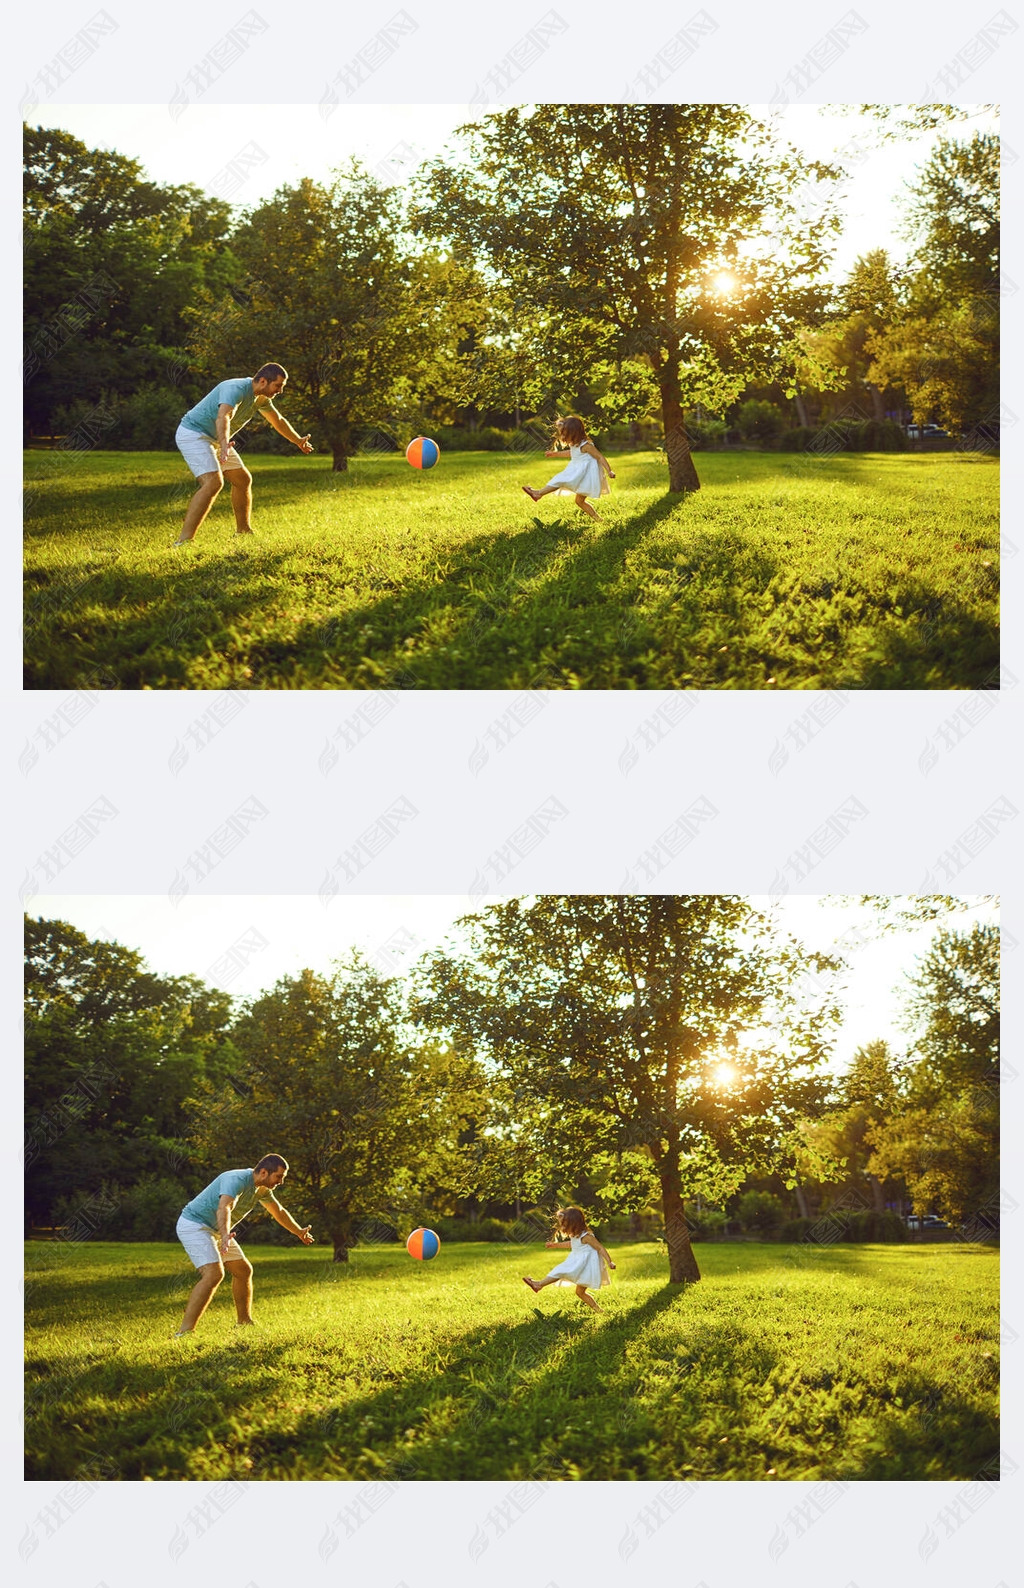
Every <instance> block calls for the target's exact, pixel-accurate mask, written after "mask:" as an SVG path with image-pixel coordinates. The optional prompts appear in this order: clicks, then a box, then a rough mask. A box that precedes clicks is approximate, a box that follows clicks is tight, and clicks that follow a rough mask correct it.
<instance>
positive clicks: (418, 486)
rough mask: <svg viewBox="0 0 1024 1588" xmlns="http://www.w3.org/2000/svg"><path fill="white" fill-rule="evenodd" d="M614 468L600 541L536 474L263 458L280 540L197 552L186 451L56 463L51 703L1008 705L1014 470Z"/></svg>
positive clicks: (36, 549) (754, 460) (39, 482)
mask: <svg viewBox="0 0 1024 1588" xmlns="http://www.w3.org/2000/svg"><path fill="white" fill-rule="evenodd" d="M612 461H613V464H614V467H615V468H616V471H617V474H618V479H617V481H616V484H615V487H614V489H613V495H612V496H611V498H610V500H608V501H607V502H606V503H602V505H601V509H600V510H601V512H602V513H603V514H604V522H603V523H601V524H593V523H591V522H589V521H588V520H587V519H585V518H584V517H583V516H582V515H581V514H579V513H578V512H577V510H576V508H575V507H574V505H573V504H572V502H571V500H569V499H568V498H559V497H548V498H546V499H545V500H544V501H543V502H541V503H539V504H538V505H537V506H536V507H534V506H533V504H531V503H530V502H529V501H528V500H527V498H526V497H525V496H524V495H523V493H522V491H521V490H520V485H521V484H522V483H523V482H527V483H533V484H538V485H539V484H542V483H543V482H544V480H545V479H546V478H547V477H548V475H549V474H550V471H551V469H552V468H553V467H554V465H552V464H548V463H545V462H544V461H543V459H538V458H536V457H534V458H528V459H525V460H517V459H515V458H512V457H509V456H508V455H506V454H503V453H499V454H496V453H453V454H451V455H449V456H446V457H444V458H442V460H441V463H440V465H439V466H438V467H437V468H436V469H434V470H433V471H432V472H430V473H427V474H419V473H417V472H416V471H415V470H413V469H410V468H409V467H408V465H407V464H406V463H405V461H404V459H403V458H402V457H401V456H398V455H394V456H385V457H358V458H356V459H355V460H353V463H352V465H351V467H350V469H349V470H348V472H347V473H345V474H334V473H332V472H331V469H330V462H329V459H327V458H325V457H321V456H317V457H312V458H308V459H305V458H301V457H298V456H296V457H294V458H292V457H276V456H272V455H262V456H257V457H254V458H253V459H252V470H253V476H254V481H255V514H254V523H255V526H256V529H257V532H258V538H254V539H253V540H244V539H243V540H235V539H234V538H233V529H234V521H233V518H232V515H231V510H230V506H229V504H228V500H227V498H228V493H227V491H225V492H224V493H223V494H222V496H221V499H220V500H219V501H218V503H217V504H216V506H215V507H214V510H213V513H212V514H211V517H210V518H209V519H208V521H207V523H206V524H205V525H204V526H203V528H202V530H201V531H200V533H199V536H198V538H197V540H196V541H195V543H194V544H193V545H192V546H190V547H185V548H182V549H178V550H172V549H171V542H172V541H173V539H174V538H175V536H176V535H177V533H178V529H179V526H180V523H181V518H182V515H183V512H184V506H185V501H186V499H187V495H188V493H189V476H188V474H187V471H186V470H185V468H184V465H183V464H182V462H181V460H180V458H179V457H178V455H177V453H129V452H121V453H117V452H107V453H103V452H94V453H91V454H89V455H87V456H83V457H79V458H62V457H61V455H59V454H56V453H47V452H31V453H29V454H27V457H26V473H27V481H28V483H27V508H26V564H27V566H26V572H27V581H28V589H27V597H26V645H25V649H26V679H25V682H26V687H29V688H49V689H56V688H118V687H119V688H125V689H377V688H395V689H405V688H426V689H525V688H529V687H534V688H552V689H563V688H565V689H577V688H582V689H680V688H684V689H763V688H772V689H968V688H986V687H993V686H994V684H995V670H996V668H997V665H998V644H997V619H998V604H997V564H998V542H999V528H998V477H999V471H998V465H997V464H996V463H995V461H994V460H992V459H988V458H981V457H961V456H958V455H955V454H938V455H934V454H932V455H928V454H922V455H900V454H887V455H872V454H865V453H860V454H844V455H842V456H839V457H834V458H830V459H816V460H813V461H811V460H808V458H807V457H805V456H803V455H787V454H783V453H776V454H760V453H746V452H742V453H702V454H700V455H699V457H698V464H699V469H700V473H701V477H702V480H703V489H702V490H701V491H700V492H699V493H697V494H695V495H692V496H688V497H680V496H672V495H669V494H667V493H666V490H665V483H666V473H665V466H664V463H663V462H660V461H658V460H657V459H656V458H655V457H654V456H653V455H652V454H650V453H635V454H632V455H628V456H625V457H622V456H619V457H616V458H615V459H613V460H612Z"/></svg>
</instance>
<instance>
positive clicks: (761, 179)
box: [417, 104, 838, 491]
mask: <svg viewBox="0 0 1024 1588" xmlns="http://www.w3.org/2000/svg"><path fill="white" fill-rule="evenodd" d="M463 135H464V138H465V155H464V158H463V159H462V160H461V161H449V160H448V159H447V158H443V159H438V160H435V161H434V162H432V163H431V165H430V166H429V168H428V171H427V177H426V184H425V188H424V197H423V200H422V202H421V204H420V207H419V211H418V216H417V223H418V225H419V226H420V228H421V230H423V231H424V232H425V233H427V234H428V235H430V236H433V237H438V238H444V239H445V240H446V241H448V242H450V243H452V244H454V246H456V247H457V248H460V249H464V250H467V251H468V252H469V253H470V254H471V255H472V256H473V257H474V258H476V259H477V260H478V261H479V262H480V263H481V265H482V266H483V267H484V268H486V269H487V270H488V271H490V272H491V273H492V274H493V276H494V278H495V279H496V280H497V281H498V282H500V283H501V284H502V285H503V286H504V288H505V290H506V291H507V292H508V293H509V294H510V295H511V297H512V299H513V301H514V303H515V304H516V305H517V306H518V307H519V308H520V309H521V324H520V327H519V336H518V346H519V348H520V350H521V351H522V350H525V351H526V353H527V354H528V355H530V363H531V364H532V368H533V370H534V376H533V378H532V380H531V381H530V383H529V386H528V389H527V393H526V397H527V400H528V401H529V402H531V403H532V404H533V405H534V407H535V408H537V409H538V410H539V408H540V407H541V406H543V404H544V402H545V400H547V399H549V398H550V397H551V395H552V393H553V392H555V391H557V392H560V393H561V400H562V401H564V400H565V398H566V397H569V398H571V397H572V396H573V395H574V394H575V393H576V392H577V391H579V390H580V389H581V388H587V387H589V385H590V383H591V382H592V381H593V380H594V379H595V376H596V377H597V379H598V380H599V381H604V382H606V383H607V390H606V393H605V395H604V397H603V398H602V399H601V402H600V403H598V404H597V407H598V410H599V411H600V412H601V413H602V414H603V415H604V416H605V417H619V418H626V419H632V418H639V417H641V415H642V414H643V413H644V412H645V411H646V408H647V405H648V404H649V402H650V398H651V392H652V387H653V389H654V390H656V392H657V395H658V397H659V399H660V403H661V412H662V417H663V420H664V426H665V449H666V455H667V459H668V466H669V489H670V490H673V491H681V490H691V491H692V490H697V489H698V488H699V484H700V482H699V480H698V478H697V472H696V469H695V468H694V465H693V460H692V458H691V456H690V450H689V444H688V442H687V438H686V430H685V426H684V423H683V411H684V409H685V408H690V407H694V406H696V405H698V404H701V405H703V406H705V407H707V408H708V409H710V410H711V411H712V412H713V413H720V412H722V410H723V409H724V408H725V407H726V406H728V404H730V403H731V402H733V401H735V400H736V398H738V397H739V396H740V395H741V393H742V391H743V390H744V388H745V387H746V386H747V385H749V384H750V382H751V381H752V380H756V379H757V378H758V377H759V376H763V377H764V380H765V381H766V382H767V381H770V380H771V379H772V378H773V376H774V372H775V368H776V365H777V364H778V362H779V360H780V357H781V353H782V349H783V347H784V345H785V344H786V342H787V341H788V340H789V338H790V337H791V335H792V331H793V329H794V327H795V326H796V325H798V324H800V323H803V322H805V321H808V320H810V319H812V318H813V316H814V314H815V313H816V312H818V311H819V310H820V308H821V306H822V304H823V303H824V293H823V290H822V289H820V288H818V287H816V286H814V285H813V284H812V283H813V281H814V278H815V276H816V275H817V274H818V273H819V272H820V270H821V268H822V266H823V264H824V263H825V261H826V258H827V242H828V238H829V237H830V235H831V233H832V231H833V230H834V229H835V228H836V226H837V224H838V222H837V219H836V217H835V215H834V213H833V211H832V209H831V206H830V205H829V203H828V202H826V203H825V204H823V205H822V206H821V208H820V210H819V211H818V213H817V215H816V216H815V217H814V218H812V219H809V220H807V219H805V220H801V219H800V213H799V204H798V197H797V190H798V188H799V187H801V186H803V187H804V189H805V196H806V184H807V182H808V180H809V179H810V180H813V181H818V182H821V183H828V182H829V181H830V179H831V178H833V177H835V176H837V175H838V172H837V171H836V170H834V169H833V168H832V167H830V166H826V165H824V164H822V163H821V162H817V161H807V160H804V159H802V158H800V157H798V156H797V155H796V154H795V152H794V151H791V150H788V149H786V148H784V147H780V146H779V145H777V144H776V142H775V138H774V134H773V133H772V132H771V131H770V129H769V128H768V127H767V126H765V125H764V124H763V123H761V122H759V121H757V120H756V119H755V118H754V117H753V116H752V115H751V114H750V113H749V112H748V111H747V110H745V109H744V108H743V107H742V106H734V105H714V104H690V105H646V104H632V105H537V106H532V107H530V108H529V109H522V108H519V107H516V108H513V109H510V110H506V111H499V112H497V113H495V114H493V115H490V116H487V117H485V119H484V120H483V121H482V122H481V123H479V124H477V125H475V126H472V127H467V128H464V129H463ZM611 377H615V378H614V379H611Z"/></svg>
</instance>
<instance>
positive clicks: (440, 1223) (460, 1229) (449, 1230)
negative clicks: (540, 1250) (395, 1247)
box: [430, 1218, 513, 1242]
mask: <svg viewBox="0 0 1024 1588" xmlns="http://www.w3.org/2000/svg"><path fill="white" fill-rule="evenodd" d="M430 1227H431V1229H432V1230H434V1231H435V1232H436V1233H437V1235H438V1236H440V1238H441V1240H442V1241H455V1242H458V1241H507V1240H511V1239H512V1238H513V1237H512V1228H513V1226H512V1224H511V1223H505V1222H503V1220H501V1219H487V1218H484V1219H467V1218H442V1219H435V1220H434V1222H433V1224H432V1225H431V1226H430Z"/></svg>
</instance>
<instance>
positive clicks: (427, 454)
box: [405, 436, 441, 1255]
mask: <svg viewBox="0 0 1024 1588" xmlns="http://www.w3.org/2000/svg"><path fill="white" fill-rule="evenodd" d="M440 456H441V448H440V447H439V446H438V444H437V442H436V441H431V439H430V437H429V436H417V437H416V440H415V441H410V442H409V445H408V446H407V447H406V449H405V458H406V462H407V463H411V464H412V466H413V468H414V469H432V468H433V467H434V464H435V463H436V462H437V460H438V458H439V457H440ZM431 1255H433V1253H431Z"/></svg>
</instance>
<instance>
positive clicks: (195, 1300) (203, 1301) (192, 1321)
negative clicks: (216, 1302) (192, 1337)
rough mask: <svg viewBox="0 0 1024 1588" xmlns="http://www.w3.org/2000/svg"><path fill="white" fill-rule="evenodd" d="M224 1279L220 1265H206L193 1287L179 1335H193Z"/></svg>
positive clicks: (200, 1271) (186, 1304)
mask: <svg viewBox="0 0 1024 1588" xmlns="http://www.w3.org/2000/svg"><path fill="white" fill-rule="evenodd" d="M223 1278H224V1270H223V1268H222V1267H221V1265H220V1264H219V1263H204V1264H203V1266H202V1268H201V1269H200V1270H199V1278H198V1279H197V1280H196V1282H195V1284H194V1285H193V1287H192V1294H191V1295H190V1296H189V1298H188V1301H187V1302H186V1303H185V1316H184V1317H183V1318H182V1320H181V1328H180V1329H179V1330H178V1333H179V1334H191V1333H192V1330H193V1329H194V1328H195V1326H196V1324H197V1323H198V1322H199V1320H200V1318H201V1317H202V1316H203V1313H204V1312H205V1311H206V1309H207V1307H208V1306H209V1305H210V1302H211V1301H212V1300H213V1293H214V1291H215V1290H216V1289H217V1286H218V1285H219V1284H220V1282H221V1280H222V1279H223Z"/></svg>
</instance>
